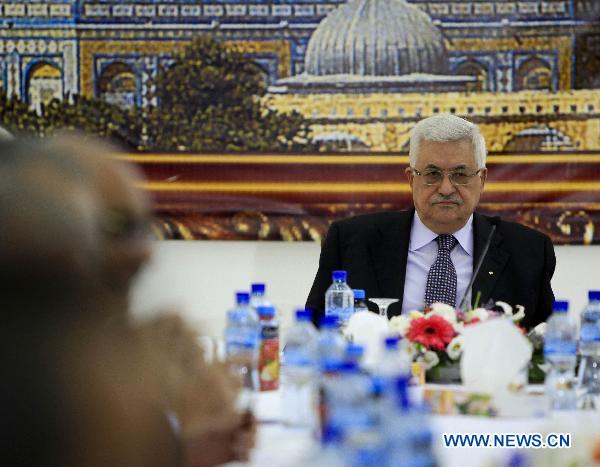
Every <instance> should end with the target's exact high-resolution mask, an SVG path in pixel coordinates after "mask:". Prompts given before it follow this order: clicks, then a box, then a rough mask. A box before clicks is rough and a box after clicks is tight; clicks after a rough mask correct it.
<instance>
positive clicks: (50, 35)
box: [0, 0, 600, 243]
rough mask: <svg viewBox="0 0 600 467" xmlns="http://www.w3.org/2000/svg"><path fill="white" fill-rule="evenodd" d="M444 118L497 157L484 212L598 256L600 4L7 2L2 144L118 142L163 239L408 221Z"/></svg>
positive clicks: (501, 0) (573, 0)
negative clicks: (417, 169) (7, 134)
mask: <svg viewBox="0 0 600 467" xmlns="http://www.w3.org/2000/svg"><path fill="white" fill-rule="evenodd" d="M440 113H453V114H456V115H459V116H462V117H464V118H467V119H469V120H471V121H473V122H475V123H477V124H478V125H479V126H480V128H481V131H482V133H483V134H484V136H485V138H486V142H487V148H488V151H489V158H488V167H489V168H490V179H489V183H488V184H487V185H486V193H485V194H484V197H483V199H482V202H481V208H482V210H483V211H484V212H488V213H493V214H500V215H502V216H504V217H508V218H511V219H514V220H517V221H519V222H522V223H525V224H528V225H531V226H534V227H536V228H539V229H540V230H543V231H545V232H547V233H548V234H550V235H551V236H552V238H553V239H554V241H555V242H557V243H600V224H598V221H600V209H598V206H600V2H599V1H598V0H518V1H517V0H454V1H440V0H301V1H300V0H252V1H247V0H244V1H235V0H204V1H193V0H154V1H152V0H144V1H139V0H136V1H128V0H78V1H75V0H44V1H42V0H0V127H4V128H6V129H7V130H8V131H11V132H13V133H27V132H31V131H37V132H39V133H41V134H43V135H50V134H52V133H53V132H54V131H56V130H57V129H61V128H65V127H66V128H80V129H82V130H84V131H92V132H95V133H97V134H100V135H101V136H103V137H108V138H111V139H112V140H114V141H115V142H116V143H117V144H119V145H120V146H121V147H122V148H124V151H125V153H124V154H123V155H121V156H120V157H125V158H128V159H130V160H132V161H134V162H135V163H137V164H139V165H140V166H141V167H142V168H143V169H144V171H145V172H146V174H147V176H148V182H147V183H146V184H145V186H144V188H145V189H147V190H149V191H150V192H151V193H152V194H153V196H154V198H155V200H156V206H155V209H156V212H157V225H156V229H155V230H156V232H157V235H158V236H159V237H161V238H202V239H212V238H215V239H227V238H231V239H246V238H248V239H284V240H320V239H321V238H322V236H323V234H324V232H325V231H326V229H327V226H328V224H329V222H331V220H333V219H335V218H339V217H344V216H348V215H353V214H358V213H362V212H369V211H372V210H379V209H395V208H403V207H406V206H408V205H410V202H411V200H410V192H409V191H408V187H407V186H404V184H403V177H404V176H403V169H404V167H406V165H407V157H406V153H407V149H408V138H409V132H410V129H411V128H412V126H413V125H414V124H415V122H417V121H418V120H419V119H421V118H424V117H427V116H431V115H435V114H440ZM173 177H175V178H173ZM168 180H170V181H168Z"/></svg>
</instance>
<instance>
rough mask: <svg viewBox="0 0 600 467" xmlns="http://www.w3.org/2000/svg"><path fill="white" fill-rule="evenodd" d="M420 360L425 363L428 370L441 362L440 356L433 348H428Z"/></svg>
mask: <svg viewBox="0 0 600 467" xmlns="http://www.w3.org/2000/svg"><path fill="white" fill-rule="evenodd" d="M419 362H421V363H422V364H423V366H424V367H425V369H426V370H431V369H432V368H433V367H434V366H436V365H437V364H438V363H440V358H439V357H438V355H437V354H436V353H435V352H433V351H432V350H427V351H425V353H424V354H423V356H422V357H421V358H419Z"/></svg>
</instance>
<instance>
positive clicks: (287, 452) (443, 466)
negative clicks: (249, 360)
mask: <svg viewBox="0 0 600 467" xmlns="http://www.w3.org/2000/svg"><path fill="white" fill-rule="evenodd" d="M255 412H256V415H257V417H258V419H259V429H258V436H257V447H256V449H255V450H254V452H253V454H252V458H251V461H250V462H249V463H248V464H245V465H250V466H257V467H258V466H261V467H284V466H285V467H290V466H310V465H311V456H314V455H315V452H316V451H317V450H318V448H319V446H318V444H317V443H316V442H315V441H314V440H313V439H312V437H311V434H310V433H309V432H308V431H306V430H301V429H291V428H288V427H285V426H284V425H283V424H281V423H280V421H281V413H282V410H281V397H280V393H279V392H278V391H273V392H264V393H261V394H258V395H257V397H256V400H255ZM431 427H432V432H433V439H434V445H435V453H436V457H437V459H438V462H439V465H440V467H480V466H485V467H490V466H505V465H506V462H507V460H508V459H509V458H510V456H511V455H513V454H514V453H515V452H516V451H518V450H516V449H514V448H512V449H509V448H445V447H443V442H442V433H542V434H547V433H549V432H560V433H571V434H572V444H573V447H572V448H571V449H536V450H533V449H523V450H521V451H529V452H526V453H525V454H526V455H527V456H529V457H531V456H535V457H533V458H532V459H533V460H532V461H528V462H527V464H526V465H536V466H543V467H553V466H556V467H563V466H565V465H567V464H568V463H570V462H571V460H572V459H573V458H575V459H582V460H584V459H589V458H590V457H591V455H590V452H591V450H592V449H593V446H592V445H593V444H595V443H600V413H599V412H595V413H594V412H565V413H562V414H558V415H556V414H555V415H552V416H550V417H544V418H531V417H527V418H518V417H511V418H500V417H498V418H486V417H475V416H432V417H431ZM598 448H599V449H600V444H598ZM532 451H536V452H532ZM542 451H544V452H542ZM232 465H234V464H232ZM237 465H240V464H237ZM579 465H600V464H591V463H589V462H587V461H585V462H584V463H582V464H579Z"/></svg>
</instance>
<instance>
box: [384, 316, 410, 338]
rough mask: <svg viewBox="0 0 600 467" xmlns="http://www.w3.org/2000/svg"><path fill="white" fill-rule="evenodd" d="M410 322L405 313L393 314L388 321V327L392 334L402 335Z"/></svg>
mask: <svg viewBox="0 0 600 467" xmlns="http://www.w3.org/2000/svg"><path fill="white" fill-rule="evenodd" d="M410 322H411V319H410V318H409V317H408V316H406V315H400V316H393V317H392V319H390V321H389V323H388V328H389V330H390V331H392V332H393V333H394V334H397V335H399V336H404V334H406V331H407V330H408V327H409V326H410Z"/></svg>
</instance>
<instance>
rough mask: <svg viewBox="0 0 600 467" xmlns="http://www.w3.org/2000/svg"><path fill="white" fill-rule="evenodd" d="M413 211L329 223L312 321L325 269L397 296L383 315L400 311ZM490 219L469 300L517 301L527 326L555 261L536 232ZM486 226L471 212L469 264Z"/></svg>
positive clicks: (543, 313) (537, 315)
mask: <svg viewBox="0 0 600 467" xmlns="http://www.w3.org/2000/svg"><path fill="white" fill-rule="evenodd" d="M413 215H414V209H412V210H410V211H401V212H381V213H374V214H366V215H362V216H357V217H352V218H349V219H344V220H341V221H337V222H334V223H333V224H331V227H330V228H329V232H328V233H327V237H326V239H325V241H324V243H323V246H322V249H321V257H320V260H319V269H318V271H317V275H316V277H315V281H314V283H313V286H312V288H311V290H310V294H309V296H308V299H307V302H306V306H307V307H310V308H312V309H314V310H315V311H316V314H315V317H314V320H315V322H316V321H318V319H319V318H320V316H322V315H323V314H324V304H325V291H326V290H327V288H328V287H329V285H330V284H331V272H332V271H334V270H336V269H343V270H346V271H348V284H349V285H350V287H352V288H355V289H365V292H366V295H367V298H368V297H373V298H376V297H386V298H398V299H399V302H398V303H396V304H393V305H391V306H390V308H389V309H388V316H390V317H391V316H395V315H399V314H400V312H401V309H402V306H401V303H402V296H403V294H404V277H405V274H406V263H407V257H408V243H409V240H410V229H411V225H412V218H413ZM494 219H495V220H496V221H497V224H498V226H497V228H496V231H495V232H494V235H493V237H492V241H491V244H490V248H489V250H488V252H487V255H486V256H485V259H484V261H483V264H482V267H481V270H480V272H479V274H478V275H477V277H476V279H475V282H474V284H473V288H472V290H473V294H472V298H473V300H475V297H476V295H477V292H481V298H480V302H479V303H480V304H486V303H488V301H489V300H490V299H491V300H494V301H498V300H502V301H505V302H507V303H508V304H510V305H513V306H514V305H517V304H518V305H523V306H524V307H525V318H524V320H523V321H522V323H521V324H522V325H523V326H525V327H526V328H530V327H533V326H535V325H536V324H538V323H541V322H542V321H545V320H546V318H547V317H548V316H549V315H550V313H551V312H552V302H553V300H554V294H553V293H552V288H551V286H550V279H551V278H552V275H553V274H554V267H555V265H556V258H555V256H554V248H553V246H552V242H551V241H550V239H549V238H548V237H547V236H546V235H544V234H542V233H540V232H537V231H536V230H533V229H530V228H528V227H525V226H522V225H520V224H516V223H514V222H505V221H501V220H500V219H498V218H494ZM492 225H493V224H492V218H490V217H488V216H484V215H481V214H477V213H475V214H474V215H473V235H474V258H473V267H475V265H476V264H477V260H478V258H479V257H480V256H481V253H482V250H483V248H484V246H485V243H486V240H487V238H488V236H489V234H490V232H491V229H492ZM424 286H425V285H423V287H424ZM460 298H462V297H460Z"/></svg>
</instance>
